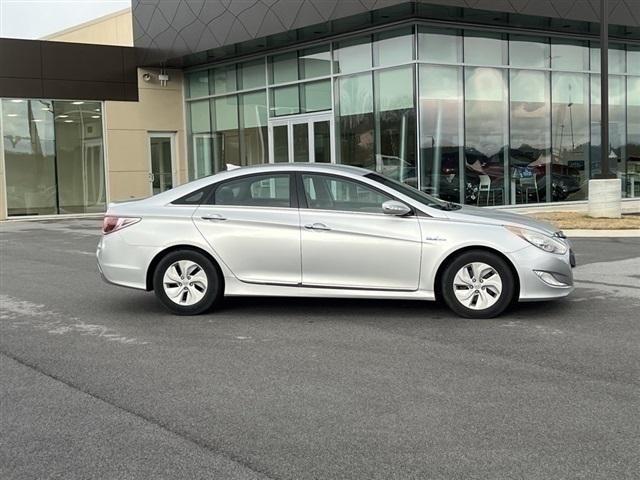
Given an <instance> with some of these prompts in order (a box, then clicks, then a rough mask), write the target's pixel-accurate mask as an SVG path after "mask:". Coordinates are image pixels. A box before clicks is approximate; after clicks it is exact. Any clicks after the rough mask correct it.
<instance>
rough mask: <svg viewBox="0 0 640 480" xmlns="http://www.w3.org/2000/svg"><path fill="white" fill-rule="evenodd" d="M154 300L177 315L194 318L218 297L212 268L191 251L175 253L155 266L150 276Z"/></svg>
mask: <svg viewBox="0 0 640 480" xmlns="http://www.w3.org/2000/svg"><path fill="white" fill-rule="evenodd" d="M153 289H154V291H155V294H156V297H158V299H159V300H160V301H161V302H162V304H163V305H164V306H165V307H166V308H167V309H169V310H170V311H171V312H173V313H175V314H178V315H198V314H200V313H204V312H206V311H207V310H209V309H210V308H211V307H212V306H213V305H214V303H215V302H216V301H217V300H218V298H219V297H220V296H221V295H222V282H221V281H220V275H219V273H218V270H217V268H216V267H215V265H214V264H213V263H212V262H211V260H209V258H207V257H206V256H205V255H203V254H201V253H199V252H196V251H193V250H177V251H174V252H171V253H169V254H167V255H166V256H165V257H163V258H162V260H160V262H158V265H157V266H156V269H155V272H154V274H153Z"/></svg>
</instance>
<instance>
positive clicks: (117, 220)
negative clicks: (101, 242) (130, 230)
mask: <svg viewBox="0 0 640 480" xmlns="http://www.w3.org/2000/svg"><path fill="white" fill-rule="evenodd" d="M139 221H140V219H139V218H134V217H110V216H106V217H104V220H103V221H102V234H103V235H106V234H107V233H113V232H115V231H118V230H122V229H123V228H125V227H128V226H129V225H133V224H134V223H138V222H139Z"/></svg>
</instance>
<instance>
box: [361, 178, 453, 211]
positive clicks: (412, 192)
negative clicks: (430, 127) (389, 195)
mask: <svg viewBox="0 0 640 480" xmlns="http://www.w3.org/2000/svg"><path fill="white" fill-rule="evenodd" d="M365 177H366V178H370V179H371V180H375V181H376V182H379V183H381V184H383V185H385V186H387V187H389V188H393V189H394V190H397V191H398V192H400V193H402V194H403V195H406V196H407V197H409V198H411V199H413V200H415V201H416V202H420V203H421V204H423V205H426V206H427V207H431V208H437V209H439V210H453V209H457V208H460V207H459V206H458V205H455V204H453V203H451V202H445V201H444V200H440V199H439V198H436V197H434V196H431V195H429V194H428V193H424V192H421V191H420V190H418V189H416V188H413V187H411V186H409V185H407V184H406V183H402V182H399V181H397V180H393V179H391V178H389V177H385V176H384V175H380V174H379V173H368V174H366V175H365Z"/></svg>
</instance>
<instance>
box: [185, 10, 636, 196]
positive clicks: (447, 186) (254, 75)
mask: <svg viewBox="0 0 640 480" xmlns="http://www.w3.org/2000/svg"><path fill="white" fill-rule="evenodd" d="M610 48H611V52H610V60H609V61H610V65H609V68H610V79H609V84H610V91H609V103H610V114H609V115H610V144H609V145H608V146H607V147H606V148H607V150H608V152H609V154H608V155H609V158H610V168H611V170H612V171H613V172H614V173H615V174H616V175H617V176H618V177H619V178H620V179H621V180H622V185H623V196H638V195H640V48H639V47H638V46H634V45H623V44H616V43H613V44H611V46H610ZM599 53H600V52H599V45H598V44H597V43H596V42H593V41H589V40H586V39H585V40H580V39H573V38H572V39H568V38H562V37H559V36H554V37H544V36H535V35H526V34H521V33H519V34H510V33H507V32H495V31H491V32H489V31H480V30H471V29H460V28H443V27H440V26H430V25H427V24H422V23H414V22H412V23H410V24H407V25H405V26H400V27H393V28H388V29H380V30H379V31H376V32H373V33H368V34H366V35H353V36H351V37H349V38H341V39H338V40H336V41H333V42H328V43H323V44H319V45H315V46H311V47H305V48H300V49H297V50H289V51H283V52H282V53H275V54H273V55H269V56H265V57H261V58H257V59H254V60H251V61H249V62H244V63H239V64H233V65H221V66H217V65H216V66H213V67H211V68H206V69H200V70H197V71H193V72H188V75H187V77H188V81H187V85H188V88H187V99H186V101H187V106H188V111H189V115H188V118H189V130H190V131H189V134H190V166H189V168H190V177H191V178H198V177H201V176H203V175H208V174H211V173H214V172H216V171H218V170H221V169H224V166H225V164H237V165H250V164H255V163H266V162H286V161H324V162H326V161H336V162H338V163H343V164H348V165H355V166H359V167H364V168H368V169H371V170H375V171H378V172H380V173H382V174H384V175H387V176H389V177H391V178H395V179H398V180H401V181H404V182H406V183H408V184H410V185H413V186H415V187H417V188H419V189H420V190H422V191H425V192H428V193H431V194H433V195H436V196H438V197H440V198H443V199H445V200H448V201H453V202H460V203H466V204H472V205H481V206H486V205H509V204H512V205H517V204H535V203H545V202H559V201H571V200H584V199H586V198H587V194H588V191H587V188H588V180H589V179H590V178H593V177H594V176H595V175H597V174H598V173H599V172H600V152H601V149H602V148H603V147H602V145H601V141H600V91H599V88H600V84H599V79H600V77H599V70H600V64H599ZM320 113H322V114H325V115H326V114H329V115H331V117H332V118H333V119H334V121H333V122H332V123H330V122H324V123H323V124H322V125H321V126H320V127H318V130H317V131H313V132H312V131H311V130H307V127H306V126H302V125H306V123H305V122H307V121H310V122H312V121H313V118H314V117H313V116H314V115H318V114H320ZM283 119H292V124H291V125H290V126H289V127H291V128H290V129H289V127H287V126H286V125H283V123H282V121H283ZM310 119H311V120H310ZM298 121H299V122H300V124H297V123H295V122H298ZM322 128H327V129H333V130H334V131H333V132H332V133H333V134H332V135H330V134H329V132H324V133H322ZM289 132H292V133H289ZM305 132H306V133H305ZM330 139H333V141H334V142H335V145H331V144H330V143H331V141H330ZM270 142H272V143H273V145H270ZM327 142H329V143H327ZM334 149H335V158H334V156H333V154H332V153H331V152H332V151H333V150H334ZM319 152H320V153H319Z"/></svg>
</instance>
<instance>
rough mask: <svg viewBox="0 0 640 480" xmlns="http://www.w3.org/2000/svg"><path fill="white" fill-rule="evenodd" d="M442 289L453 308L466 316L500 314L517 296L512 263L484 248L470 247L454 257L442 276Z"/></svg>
mask: <svg viewBox="0 0 640 480" xmlns="http://www.w3.org/2000/svg"><path fill="white" fill-rule="evenodd" d="M441 289H442V290H441V291H442V297H443V298H444V300H445V302H446V303H447V305H448V306H449V308H451V310H453V311H454V312H455V313H457V314H458V315H460V316H462V317H466V318H493V317H497V316H498V315H500V314H501V313H502V312H504V311H505V309H506V308H507V307H508V306H509V305H510V304H511V303H512V301H513V300H514V297H515V295H516V285H515V278H514V275H513V272H512V271H511V268H510V267H509V265H508V264H507V263H506V262H505V261H504V260H503V259H502V258H501V257H499V256H498V255H496V254H494V253H491V252H487V251H484V250H470V251H467V252H464V253H462V254H461V255H459V256H457V257H456V258H454V260H453V261H452V262H450V263H449V265H448V266H447V267H446V269H445V271H444V274H443V275H442V284H441Z"/></svg>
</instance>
